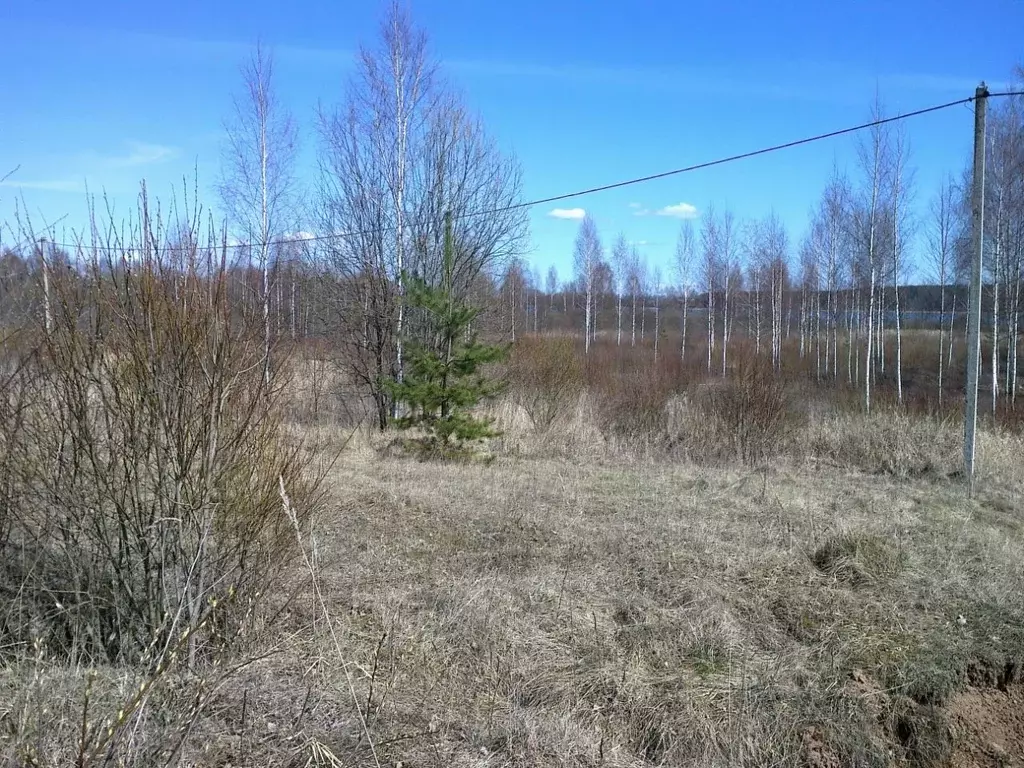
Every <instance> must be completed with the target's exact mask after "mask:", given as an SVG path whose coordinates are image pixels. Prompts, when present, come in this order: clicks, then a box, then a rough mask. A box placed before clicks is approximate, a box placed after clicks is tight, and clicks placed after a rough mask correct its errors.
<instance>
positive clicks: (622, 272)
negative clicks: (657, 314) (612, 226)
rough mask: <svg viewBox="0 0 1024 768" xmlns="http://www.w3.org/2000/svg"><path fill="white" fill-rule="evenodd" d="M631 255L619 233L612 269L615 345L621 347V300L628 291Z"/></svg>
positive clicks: (627, 244)
mask: <svg viewBox="0 0 1024 768" xmlns="http://www.w3.org/2000/svg"><path fill="white" fill-rule="evenodd" d="M630 264H631V253H630V250H629V243H627V242H626V236H625V235H624V234H623V233H621V232H620V233H619V236H618V237H617V238H616V239H615V245H614V246H612V268H613V269H614V270H615V345H616V346H622V300H623V298H624V297H625V294H626V291H627V290H628V289H629V274H630Z"/></svg>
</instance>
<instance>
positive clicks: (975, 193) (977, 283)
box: [964, 83, 988, 498]
mask: <svg viewBox="0 0 1024 768" xmlns="http://www.w3.org/2000/svg"><path fill="white" fill-rule="evenodd" d="M987 104H988V88H986V87H985V83H982V84H981V85H979V86H978V88H977V90H975V92H974V185H973V188H972V190H971V258H972V262H971V294H970V308H969V309H968V312H967V403H966V407H965V408H964V474H965V475H966V476H967V496H968V498H970V497H972V496H974V447H975V430H976V428H977V425H978V373H979V370H978V369H979V363H980V359H981V257H982V249H983V247H984V242H985V237H984V227H985V109H986V107H987Z"/></svg>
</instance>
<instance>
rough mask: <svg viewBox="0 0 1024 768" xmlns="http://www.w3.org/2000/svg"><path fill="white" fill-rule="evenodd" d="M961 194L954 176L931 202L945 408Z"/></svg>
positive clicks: (940, 384) (941, 390)
mask: <svg viewBox="0 0 1024 768" xmlns="http://www.w3.org/2000/svg"><path fill="white" fill-rule="evenodd" d="M958 195H959V192H958V191H957V188H956V183H955V182H954V181H953V178H952V176H946V177H945V178H944V179H943V180H942V184H941V186H940V187H939V191H938V192H937V193H936V195H935V197H934V198H933V199H932V201H931V221H930V223H929V227H928V233H927V234H928V245H929V249H928V251H929V257H930V261H931V263H932V266H933V269H934V276H935V279H936V280H937V281H938V284H939V378H938V387H937V392H936V396H937V398H938V403H939V406H940V407H941V406H942V398H943V394H944V384H945V380H944V377H943V374H944V373H945V370H944V366H943V362H944V358H945V351H946V347H945V328H946V324H945V319H946V286H947V285H948V284H949V282H950V278H951V277H952V276H953V269H954V267H953V259H954V248H955V245H956V241H957V238H958V233H957V231H956V228H957V225H958V222H959V217H958V216H957V215H956V211H957V205H958V200H957V198H958Z"/></svg>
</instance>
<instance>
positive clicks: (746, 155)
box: [52, 90, 1024, 252]
mask: <svg viewBox="0 0 1024 768" xmlns="http://www.w3.org/2000/svg"><path fill="white" fill-rule="evenodd" d="M1005 96H1024V90H1020V91H1000V92H999V93H990V94H988V96H987V97H986V98H989V99H994V98H1000V97H1005ZM974 100H975V97H974V96H968V97H966V98H963V99H957V100H955V101H948V102H946V103H945V104H936V105H934V106H931V107H924V108H922V109H915V110H914V111H912V112H903V113H901V114H899V115H893V116H892V117H883V118H879V119H878V120H871V121H868V122H866V123H861V124H860V125H854V126H850V127H849V128H841V129H839V130H836V131H829V132H828V133H819V134H816V135H814V136H808V137H807V138H803V139H797V140H795V141H787V142H785V143H783V144H774V145H772V146H770V147H763V148H761V149H755V150H753V151H751V152H742V153H740V154H738V155H729V156H728V157H721V158H718V159H717V160H708V161H706V162H703V163H697V164H696V165H688V166H685V167H683V168H675V169H673V170H670V171H661V172H659V173H652V174H649V175H647V176H639V177H637V178H634V179H627V180H625V181H616V182H613V183H611V184H603V185H601V186H598V187H589V188H587V189H581V190H578V191H576V192H566V193H564V194H559V195H551V196H550V197H542V198H538V199H536V200H529V201H527V202H523V203H514V204H513V205H507V206H504V207H501V208H491V209H488V210H483V211H469V212H466V213H462V214H459V215H457V216H455V218H457V219H468V218H472V217H475V216H491V215H494V214H498V213H506V212H508V211H515V210H520V209H523V208H533V207H534V206H537V205H546V204H548V203H557V202H560V201H562V200H570V199H572V198H576V197H583V196H585V195H593V194H596V193H598V192H607V191H609V190H612V189H621V188H623V187H631V186H634V185H637V184H645V183H647V182H649V181H656V180H658V179H667V178H669V177H671V176H679V175H681V174H684V173H692V172H694V171H700V170H704V169H705V168H714V167H715V166H719V165H726V164H727V163H735V162H738V161H740V160H749V159H750V158H752V157H759V156H761V155H768V154H771V153H774V152H781V151H783V150H787V149H793V148H794V147H800V146H804V145H805V144H814V143H816V142H819V141H827V140H828V139H834V138H837V137H839V136H846V135H848V134H851V133H857V132H858V131H864V130H867V129H869V128H876V127H878V126H882V125H887V124H889V123H896V122H899V121H901V120H909V119H910V118H912V117H920V116H921V115H927V114H931V113H933V112H941V111H942V110H945V109H950V108H952V107H958V106H961V105H965V104H970V103H971V102H973V101H974ZM393 229H394V227H377V228H372V229H364V230H357V231H352V232H335V233H332V234H327V235H313V236H310V237H304V238H291V239H288V238H283V239H277V240H271V241H269V242H266V243H263V242H253V243H231V244H228V245H227V246H225V247H227V248H262V247H264V246H275V245H290V244H295V243H315V242H325V241H333V240H342V239H345V238H348V237H364V236H366V235H372V234H381V233H384V232H390V231H392V230H393ZM52 244H53V245H54V246H56V247H58V248H78V247H80V245H81V244H77V243H56V242H54V243H52ZM88 248H89V249H93V250H99V251H115V252H119V251H122V250H124V249H123V248H116V247H106V246H98V245H91V244H90V245H89V246H88ZM160 250H163V251H174V250H185V249H183V248H174V247H166V248H161V249H160Z"/></svg>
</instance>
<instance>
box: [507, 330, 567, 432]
mask: <svg viewBox="0 0 1024 768" xmlns="http://www.w3.org/2000/svg"><path fill="white" fill-rule="evenodd" d="M507 378H508V385H509V394H510V395H511V397H512V399H513V401H514V402H515V403H517V404H518V405H520V406H522V408H523V409H524V410H525V411H526V413H527V414H528V415H529V417H530V420H531V421H532V422H533V425H534V427H535V428H536V429H537V430H539V431H541V432H546V431H548V430H549V429H551V426H552V425H553V424H554V423H555V422H556V421H557V420H559V419H562V418H565V416H566V415H567V414H568V413H569V411H571V410H572V408H573V407H574V406H575V405H576V403H577V401H578V400H579V397H580V394H581V393H582V391H583V370H582V366H581V365H580V363H579V359H578V358H577V357H576V354H575V345H574V343H573V340H572V339H571V338H564V337H562V338H529V337H527V338H524V339H520V340H519V341H518V342H516V345H515V347H513V350H512V356H511V358H510V359H509V364H508V371H507Z"/></svg>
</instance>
